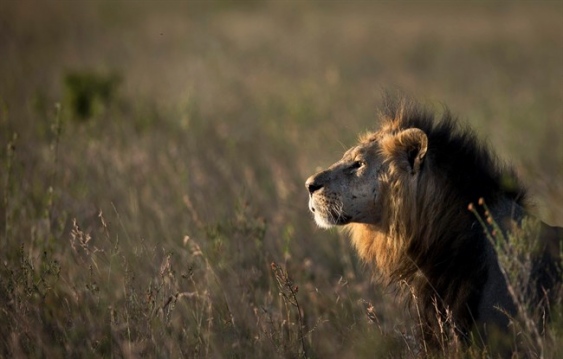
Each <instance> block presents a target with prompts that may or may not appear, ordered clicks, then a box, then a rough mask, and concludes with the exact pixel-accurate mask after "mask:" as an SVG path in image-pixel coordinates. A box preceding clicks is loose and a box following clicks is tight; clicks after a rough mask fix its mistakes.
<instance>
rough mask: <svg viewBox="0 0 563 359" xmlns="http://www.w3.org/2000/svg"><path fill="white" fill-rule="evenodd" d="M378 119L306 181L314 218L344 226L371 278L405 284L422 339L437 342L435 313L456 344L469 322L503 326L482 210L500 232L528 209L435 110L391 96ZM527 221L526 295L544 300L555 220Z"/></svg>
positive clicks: (501, 282) (507, 303) (471, 140)
mask: <svg viewBox="0 0 563 359" xmlns="http://www.w3.org/2000/svg"><path fill="white" fill-rule="evenodd" d="M380 117H381V126H380V128H379V130H377V131H375V132H370V133H367V134H364V135H362V136H361V137H360V140H359V144H358V145H357V146H355V147H352V148H351V149H349V150H348V151H346V152H345V153H344V156H343V157H342V159H341V160H339V161H338V162H336V163H335V164H333V165H332V166H330V167H329V168H328V169H326V170H324V171H321V172H319V173H317V174H315V175H313V176H311V177H310V178H308V179H307V181H306V183H305V185H306V188H307V190H308V192H309V209H310V211H311V212H312V214H313V216H314V219H315V222H316V223H317V225H318V226H320V227H322V228H329V227H333V226H345V227H346V229H347V230H348V231H349V233H350V236H351V240H352V243H353V246H354V247H355V248H356V250H357V252H358V254H359V257H360V258H361V259H362V260H363V261H364V262H366V263H368V264H373V265H374V267H375V269H376V271H375V272H376V273H377V275H378V277H379V278H380V279H381V280H382V281H383V283H386V284H392V283H395V284H397V287H399V288H404V290H403V293H410V294H412V295H411V296H409V297H410V300H409V302H410V303H412V304H413V305H415V306H416V308H418V310H419V311H420V312H421V313H420V316H421V322H422V333H421V334H422V336H423V339H424V340H430V341H432V340H437V338H436V336H437V335H438V334H437V333H439V332H440V330H441V329H443V328H439V326H441V325H443V323H444V322H446V321H447V320H449V321H450V322H451V323H453V326H452V327H453V328H454V331H455V335H456V336H459V337H460V338H462V339H463V342H466V341H470V338H474V337H475V336H474V335H472V334H474V330H475V328H478V329H477V330H479V336H482V335H483V333H484V335H486V333H487V329H488V330H489V331H490V330H492V328H493V327H494V328H500V329H501V330H507V327H508V325H509V322H510V318H511V317H512V316H514V315H516V313H517V312H518V307H517V305H516V302H515V299H514V297H513V293H511V288H510V287H509V285H508V284H507V280H506V277H505V275H503V270H502V268H501V266H500V265H499V261H498V257H497V252H496V247H495V245H494V241H491V240H490V234H491V233H493V234H494V232H493V226H492V225H489V224H487V222H486V219H487V218H488V220H489V222H491V223H495V225H497V227H496V228H500V232H502V235H501V234H498V233H496V236H497V237H502V238H510V234H511V233H513V232H514V231H517V230H518V228H519V227H520V226H521V224H522V223H523V222H524V221H526V220H528V219H533V217H532V216H531V215H529V214H528V211H529V210H528V208H529V204H528V200H527V196H526V190H525V188H524V187H523V186H522V185H521V183H520V181H519V180H518V178H517V176H516V174H515V171H514V170H513V169H512V168H510V167H509V166H506V165H501V164H500V162H499V160H498V159H497V157H496V156H495V155H494V154H493V153H492V151H491V150H490V149H488V147H487V146H485V145H483V144H482V143H481V142H479V140H478V139H477V136H476V135H475V133H474V132H473V131H472V130H471V129H470V128H468V127H467V126H462V125H461V124H460V123H459V121H457V119H455V118H454V117H453V116H452V114H451V113H450V112H449V111H448V110H447V109H446V110H445V111H444V113H443V115H442V116H441V118H440V119H437V118H435V117H436V116H434V115H433V114H432V113H431V111H429V110H428V109H427V108H426V107H423V106H421V105H419V104H417V103H414V102H412V101H407V100H395V101H390V102H388V103H387V104H386V106H385V108H384V110H383V111H382V113H381V116H380ZM478 203H481V204H482V205H479V204H478ZM484 205H486V208H485V207H484ZM468 206H469V208H471V209H473V212H472V211H470V210H468ZM538 223H539V226H540V229H539V235H538V242H537V246H536V247H535V248H537V250H535V251H533V253H530V255H531V256H532V259H533V266H532V268H531V269H530V271H531V276H532V277H533V279H534V281H533V282H534V283H535V285H534V286H532V285H530V288H528V289H529V291H527V293H528V294H527V295H529V296H530V298H532V299H533V301H534V303H537V304H538V305H539V304H542V303H543V305H544V307H547V301H546V298H547V299H551V300H552V301H553V300H555V299H557V296H558V294H557V293H559V292H558V291H557V288H559V287H558V286H559V285H560V283H561V267H560V264H561V242H562V241H563V228H558V227H551V226H549V225H547V224H545V223H542V222H538ZM488 236H489V237H488ZM505 240H508V239H505ZM530 283H532V281H530Z"/></svg>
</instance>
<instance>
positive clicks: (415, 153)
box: [394, 128, 428, 175]
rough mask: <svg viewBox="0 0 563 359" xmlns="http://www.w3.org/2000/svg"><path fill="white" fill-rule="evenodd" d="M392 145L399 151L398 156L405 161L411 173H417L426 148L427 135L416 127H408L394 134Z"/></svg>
mask: <svg viewBox="0 0 563 359" xmlns="http://www.w3.org/2000/svg"><path fill="white" fill-rule="evenodd" d="M394 142H395V143H394V145H395V146H397V149H398V150H399V152H400V158H401V159H402V160H403V161H405V160H406V161H407V163H406V164H407V166H408V168H409V169H410V171H411V174H413V175H414V174H417V173H418V172H419V171H420V168H421V166H422V164H423V162H424V158H425V156H426V151H427V150H428V137H427V136H426V133H424V131H422V130H420V129H418V128H409V129H407V130H404V131H401V132H399V133H398V134H397V135H396V136H395V141H394Z"/></svg>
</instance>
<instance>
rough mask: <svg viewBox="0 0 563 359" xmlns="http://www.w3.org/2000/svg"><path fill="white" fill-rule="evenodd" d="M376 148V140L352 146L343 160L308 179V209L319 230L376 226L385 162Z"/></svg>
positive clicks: (306, 184)
mask: <svg viewBox="0 0 563 359" xmlns="http://www.w3.org/2000/svg"><path fill="white" fill-rule="evenodd" d="M377 147H378V144H377V142H376V141H373V142H370V143H367V144H360V145H358V146H356V147H353V148H351V149H349V150H348V151H346V153H345V154H344V156H343V157H342V159H341V160H340V161H338V162H336V163H335V164H333V165H332V166H330V167H329V168H328V169H327V170H324V171H322V172H319V173H317V174H315V175H314V176H311V177H309V179H307V181H306V183H305V186H306V187H307V189H308V190H309V209H310V210H311V212H312V213H313V214H314V217H315V222H316V223H317V224H318V225H319V226H320V227H323V228H328V227H332V226H334V225H344V224H348V223H368V224H377V222H378V218H379V217H380V210H379V208H380V205H379V203H378V202H380V201H379V196H378V194H379V191H380V179H379V178H378V176H379V173H380V171H381V168H382V163H383V161H382V160H381V155H380V154H379V151H378V148H377Z"/></svg>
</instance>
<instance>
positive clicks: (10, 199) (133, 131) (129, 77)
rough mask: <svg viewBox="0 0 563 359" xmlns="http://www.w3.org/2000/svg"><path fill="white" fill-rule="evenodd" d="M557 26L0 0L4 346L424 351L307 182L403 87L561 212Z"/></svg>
mask: <svg viewBox="0 0 563 359" xmlns="http://www.w3.org/2000/svg"><path fill="white" fill-rule="evenodd" d="M562 33H563V8H562V7H561V5H560V4H558V3H547V2H546V3H540V4H506V3H502V4H501V3H499V4H496V3H490V4H489V3H482V4H478V5H465V4H463V3H456V4H451V5H447V4H444V3H435V4H434V3H424V4H421V5H417V4H408V3H403V4H399V5H392V4H385V3H378V4H370V3H367V2H354V3H350V4H347V5H346V4H344V3H341V2H329V3H320V2H319V3H316V2H311V3H305V4H302V3H301V2H260V1H252V2H245V3H244V4H243V5H235V4H231V3H230V2H226V1H218V2H212V3H208V2H186V3H180V2H170V3H164V2H159V3H158V4H156V3H155V4H152V3H150V2H141V3H132V2H125V1H101V0H100V1H89V2H86V3H80V4H74V3H72V2H40V3H37V2H31V1H17V2H16V1H7V2H4V3H2V5H0V53H1V54H2V61H0V79H1V80H0V141H1V147H0V160H1V164H0V180H1V181H0V183H1V186H0V193H1V197H2V205H0V218H2V219H1V220H0V233H1V237H0V356H2V357H63V356H64V357H70V356H84V357H99V356H103V357H116V356H118V357H119V356H132V357H134V356H148V357H233V358H237V357H241V358H245V357H249V356H251V357H300V356H307V357H314V358H346V357H349V358H356V357H398V356H399V357H400V356H405V357H409V356H412V355H413V354H414V353H415V352H416V349H415V348H414V342H413V340H412V339H411V334H412V332H413V329H412V328H413V325H414V324H413V323H414V320H413V318H411V317H410V316H409V314H408V313H405V312H404V311H403V310H402V306H401V305H400V304H398V303H396V299H395V297H394V296H393V294H392V293H389V292H387V291H385V290H384V289H382V288H380V287H379V286H378V285H377V284H375V283H373V282H372V281H371V275H370V273H369V272H368V270H367V268H365V267H364V266H363V265H362V264H360V263H358V260H357V257H356V255H355V253H354V252H353V251H352V249H351V247H350V245H349V243H348V239H347V238H346V236H345V234H341V233H339V232H337V231H328V232H327V231H322V230H319V229H317V228H316V227H315V225H314V223H313V221H312V219H311V218H310V215H309V213H308V210H307V194H306V191H305V188H304V181H305V179H306V178H307V177H308V176H309V175H311V174H313V173H314V172H315V171H316V170H317V169H318V168H320V167H324V166H326V165H328V164H330V163H332V162H333V161H335V160H336V159H337V158H339V157H340V155H341V154H342V152H343V150H344V149H345V148H346V147H348V146H350V145H352V144H353V143H354V141H355V139H356V136H357V135H358V133H360V132H362V131H365V130H368V129H372V128H375V127H376V126H377V123H376V122H375V119H376V118H377V106H378V104H380V102H381V94H382V90H386V89H391V90H393V89H401V90H403V91H405V92H407V93H410V94H414V95H415V96H417V97H419V98H420V99H422V100H425V101H426V100H428V101H431V102H432V103H433V104H434V105H435V106H436V108H437V109H438V110H440V106H441V103H444V104H447V105H448V106H450V108H451V109H452V110H453V111H454V112H455V113H459V114H460V117H461V119H462V120H467V121H468V122H470V123H471V125H472V126H474V127H475V128H476V129H477V130H478V131H479V133H480V134H481V135H482V136H483V137H484V138H486V139H487V141H488V142H489V143H491V144H492V145H493V146H494V147H495V148H496V149H497V151H498V153H499V154H500V155H501V157H502V158H504V159H507V160H510V161H511V162H513V163H514V164H515V166H516V168H517V170H518V172H519V174H520V175H521V177H522V178H523V180H524V182H525V183H527V184H528V185H529V187H530V191H531V193H532V195H533V198H534V199H535V200H536V205H537V208H536V213H538V214H539V216H540V217H541V218H542V219H544V220H545V221H546V222H548V223H550V224H559V225H563V206H562V205H561V203H563V186H562V185H561V183H563V121H562V118H563V112H562V111H563V107H562V106H561V104H562V102H563V101H562V100H563V92H562V89H561V79H562V78H563V67H562V66H561V64H562V63H563V52H562V51H561V48H562V40H561V34H562ZM118 79H119V80H120V81H118ZM77 99H79V100H77ZM77 101H78V102H77ZM58 104H59V105H58ZM84 104H86V105H84ZM272 263H275V266H274V267H272ZM555 329H556V328H555ZM555 332H556V335H559V337H557V338H559V339H561V337H560V334H561V333H560V331H559V332H558V331H557V330H555ZM545 352H546V353H552V352H554V351H553V350H546V351H545ZM472 353H473V352H469V353H468V354H467V353H466V354H467V355H473V356H475V357H476V356H478V355H479V353H477V352H475V353H473V354H472ZM458 354H459V353H458ZM462 354H463V353H461V354H459V355H462Z"/></svg>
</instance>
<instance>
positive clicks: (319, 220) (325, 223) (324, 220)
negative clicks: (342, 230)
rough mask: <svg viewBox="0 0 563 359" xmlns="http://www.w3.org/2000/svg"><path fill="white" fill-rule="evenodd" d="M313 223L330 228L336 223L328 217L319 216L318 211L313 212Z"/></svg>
mask: <svg viewBox="0 0 563 359" xmlns="http://www.w3.org/2000/svg"><path fill="white" fill-rule="evenodd" d="M315 223H317V226H319V227H321V228H324V229H328V228H332V227H334V226H335V225H336V223H331V222H330V221H329V220H328V218H325V217H323V216H321V215H320V214H319V213H318V212H315Z"/></svg>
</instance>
